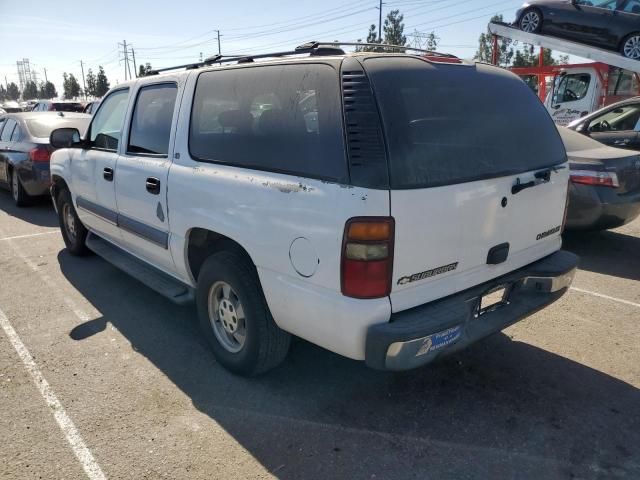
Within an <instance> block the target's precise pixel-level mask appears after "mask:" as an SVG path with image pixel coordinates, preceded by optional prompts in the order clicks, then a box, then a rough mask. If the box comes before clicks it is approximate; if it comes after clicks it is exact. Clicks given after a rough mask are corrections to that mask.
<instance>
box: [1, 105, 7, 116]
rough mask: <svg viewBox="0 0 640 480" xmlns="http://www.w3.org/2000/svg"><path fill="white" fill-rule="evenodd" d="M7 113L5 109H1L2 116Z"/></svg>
mask: <svg viewBox="0 0 640 480" xmlns="http://www.w3.org/2000/svg"><path fill="white" fill-rule="evenodd" d="M5 113H7V111H6V110H5V109H4V108H1V107H0V115H4V114H5Z"/></svg>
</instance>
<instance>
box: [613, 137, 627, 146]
mask: <svg viewBox="0 0 640 480" xmlns="http://www.w3.org/2000/svg"><path fill="white" fill-rule="evenodd" d="M630 143H631V140H629V139H628V138H625V139H624V140H616V141H615V142H613V144H614V145H629V144H630Z"/></svg>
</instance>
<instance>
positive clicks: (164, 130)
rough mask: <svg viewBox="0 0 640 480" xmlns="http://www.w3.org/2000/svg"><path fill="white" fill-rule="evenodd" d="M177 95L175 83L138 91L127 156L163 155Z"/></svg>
mask: <svg viewBox="0 0 640 480" xmlns="http://www.w3.org/2000/svg"><path fill="white" fill-rule="evenodd" d="M177 93H178V87H177V86H176V85H175V84H163V85H151V86H148V87H142V88H141V89H140V92H139V93H138V98H137V99H136V104H135V107H134V110H133V118H132V119H131V133H130V134H129V145H128V146H127V153H132V154H137V153H143V154H145V153H146V154H154V155H164V156H166V155H167V153H168V151H169V137H170V136H171V122H172V120H173V110H174V107H175V104H176V95H177Z"/></svg>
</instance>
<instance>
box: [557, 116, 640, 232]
mask: <svg viewBox="0 0 640 480" xmlns="http://www.w3.org/2000/svg"><path fill="white" fill-rule="evenodd" d="M558 130H559V131H560V136H561V137H562V141H563V142H564V145H565V148H566V150H567V155H568V157H569V168H570V169H571V171H570V174H571V181H570V183H569V209H568V212H567V224H566V227H567V229H568V230H606V229H609V228H617V227H620V226H622V225H625V224H627V223H629V222H632V221H633V220H635V219H636V218H637V217H638V216H640V152H635V151H630V150H621V149H619V148H611V147H608V146H606V145H603V144H601V143H599V142H596V141H595V140H592V139H590V138H588V137H585V136H584V135H580V134H579V133H576V132H574V131H572V130H569V129H567V128H563V127H559V128H558Z"/></svg>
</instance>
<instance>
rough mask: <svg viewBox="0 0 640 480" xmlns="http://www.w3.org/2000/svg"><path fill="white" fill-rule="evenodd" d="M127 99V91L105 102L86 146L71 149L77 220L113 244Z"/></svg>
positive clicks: (90, 129) (97, 113)
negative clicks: (117, 164) (116, 193)
mask: <svg viewBox="0 0 640 480" xmlns="http://www.w3.org/2000/svg"><path fill="white" fill-rule="evenodd" d="M128 100H129V89H128V88H123V89H120V90H115V91H113V92H112V93H110V94H109V95H108V96H107V97H106V98H105V99H104V101H103V102H102V103H101V104H100V109H99V110H98V111H97V112H96V114H95V116H94V117H93V121H92V122H91V125H90V126H89V130H88V131H87V138H86V143H85V145H86V147H85V148H83V149H82V150H73V151H72V158H71V177H72V180H71V182H72V186H73V188H72V195H73V197H74V201H75V204H76V207H77V208H76V210H77V212H78V216H79V217H80V220H82V223H83V224H84V225H86V226H87V227H88V228H89V229H90V230H93V231H95V232H96V233H98V234H100V235H101V236H104V237H106V238H108V239H111V240H114V241H118V240H119V238H120V234H119V230H118V227H117V208H116V197H115V187H114V180H115V178H116V163H117V160H118V149H119V147H120V139H121V137H122V129H123V125H124V116H125V113H126V111H127V103H128Z"/></svg>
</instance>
